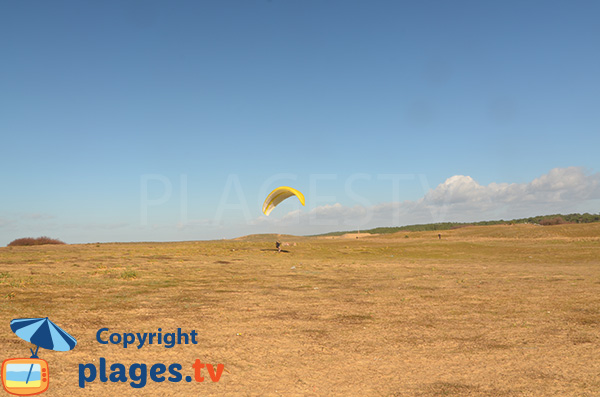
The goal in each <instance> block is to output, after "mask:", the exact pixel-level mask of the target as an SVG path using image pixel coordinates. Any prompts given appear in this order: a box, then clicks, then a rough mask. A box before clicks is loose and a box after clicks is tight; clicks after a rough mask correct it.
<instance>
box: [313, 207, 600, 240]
mask: <svg viewBox="0 0 600 397" xmlns="http://www.w3.org/2000/svg"><path fill="white" fill-rule="evenodd" d="M593 222H600V213H598V214H590V213H587V212H586V213H584V214H578V213H575V214H567V215H563V214H554V215H538V216H533V217H529V218H520V219H512V220H508V221H507V220H504V219H500V220H496V221H480V222H440V223H427V224H418V225H407V226H395V227H376V228H373V229H367V230H361V233H368V234H389V233H396V232H400V231H402V232H429V231H436V230H450V229H457V228H460V227H465V226H490V225H512V224H517V223H521V224H524V223H529V224H533V225H541V226H551V225H563V224H567V223H593ZM355 232H356V231H355V230H352V231H345V232H331V233H325V234H319V236H341V235H344V234H347V233H355Z"/></svg>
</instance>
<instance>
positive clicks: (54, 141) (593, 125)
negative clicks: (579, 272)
mask: <svg viewBox="0 0 600 397" xmlns="http://www.w3.org/2000/svg"><path fill="white" fill-rule="evenodd" d="M599 13H600V3H598V2H597V1H573V2H566V1H560V2H558V1H502V2H482V1H419V2H401V1H306V0H303V1H281V0H272V1H177V2H166V1H103V2H91V1H52V2H46V1H27V2H23V1H5V2H1V3H0V48H1V49H2V62H0V136H1V137H2V139H1V143H0V147H1V156H0V181H1V186H2V190H1V192H2V195H1V196H0V245H6V244H7V243H8V242H10V241H12V240H13V239H15V238H19V237H27V236H31V237H36V236H40V235H49V236H51V237H55V238H60V239H63V240H64V241H66V242H69V243H81V242H95V241H146V240H153V241H173V240H192V239H212V238H223V237H236V236H240V235H243V234H248V233H264V232H276V233H277V232H286V233H293V234H308V233H317V232H322V231H330V230H339V229H348V227H347V226H352V227H362V228H366V227H370V226H387V225H388V224H394V225H396V224H410V223H415V222H418V221H423V222H431V221H440V220H485V219H490V218H492V217H496V216H498V217H504V218H514V217H517V216H529V215H532V216H533V215H538V214H543V213H551V211H555V210H557V211H570V210H578V211H589V212H598V211H600V206H599V201H598V199H600V196H599V194H598V179H599V176H598V172H599V171H600V156H599V155H598V147H600V119H599V118H598V109H600V96H598V92H600V78H599V77H598V70H600V53H599V52H598V49H597V45H598V39H599V38H600V25H598V23H597V15H599ZM572 167H576V168H572ZM552 170H558V171H554V172H551V171H552ZM454 176H464V177H465V178H454V179H452V181H453V182H454V183H455V185H453V186H450V185H449V184H448V183H447V182H448V180H450V179H449V178H452V177H454ZM467 177H468V178H471V180H472V181H473V183H475V185H473V183H471V181H470V180H469V179H466V178H467ZM545 177H547V178H546V179H544V178H545ZM550 177H554V178H558V179H557V181H553V182H552V183H551V182H549V181H548V180H547V179H548V178H550ZM540 178H542V179H541V180H542V181H546V182H547V183H546V182H544V183H546V185H544V184H543V183H537V184H536V183H534V182H535V181H540ZM565 178H566V179H568V180H569V181H570V183H572V184H569V183H566V184H565V183H562V184H561V183H560V181H561V180H563V181H564V180H565ZM554 182H555V183H554ZM490 184H493V185H492V187H490ZM496 184H509V185H510V184H512V185H513V186H517V187H518V186H522V187H523V189H524V190H522V191H523V192H525V191H526V192H528V193H527V194H526V195H525V196H523V197H521V196H519V197H513V198H511V199H510V200H509V201H503V200H505V198H506V192H505V191H504V190H503V192H504V193H502V194H500V193H498V190H497V189H495V188H494V187H495V186H496ZM279 185H291V186H293V187H296V188H298V189H299V190H301V191H303V192H304V193H305V195H306V196H307V205H306V207H301V206H299V204H298V203H297V202H294V201H292V200H289V202H285V203H284V204H282V206H281V208H278V210H279V211H274V212H273V213H272V215H271V216H270V217H269V218H264V217H263V216H262V213H261V205H262V200H263V198H264V195H265V194H266V193H265V192H267V193H268V191H270V190H271V189H273V188H275V187H277V186H279ZM542 185H543V186H546V187H547V186H550V190H551V191H552V192H554V193H556V192H558V193H557V195H556V200H553V201H552V200H551V202H550V203H548V202H546V201H547V200H546V201H545V200H544V199H543V197H547V196H544V195H543V194H541V193H540V192H538V191H535V192H534V193H532V192H531V191H532V189H533V190H535V189H536V187H539V186H542ZM469 187H471V188H473V189H475V191H478V192H480V193H481V191H482V189H484V190H485V189H488V190H486V191H487V192H488V193H489V195H487V196H485V197H486V198H485V200H487V202H489V203H492V204H494V205H492V206H491V207H490V206H486V207H485V208H483V207H480V206H478V202H477V200H475V199H474V197H479V196H477V194H475V193H473V194H471V193H472V192H471V191H470V190H468V188H469ZM480 188H481V189H480ZM461 189H463V190H461ZM464 189H467V190H466V192H468V194H466V193H465V194H466V195H464V197H466V198H465V200H464V201H463V202H462V204H461V205H460V206H458V207H453V205H454V199H452V198H451V197H449V196H448V197H449V198H448V199H446V200H445V201H444V200H442V201H439V200H438V201H435V200H433V201H431V202H430V203H429V204H427V205H428V207H427V208H428V210H427V211H425V212H423V214H422V216H420V217H416V216H412V215H414V211H412V210H411V211H409V210H407V208H409V207H410V206H411V205H417V206H418V205H419V203H420V205H421V209H423V208H424V207H423V206H425V203H426V202H428V201H427V197H429V198H430V199H431V198H432V197H434V196H435V197H437V196H436V195H435V194H433V193H435V192H437V193H439V192H441V191H444V192H458V191H460V192H465V191H464ZM552 189H554V190H552ZM560 189H563V190H560ZM565 189H567V190H565ZM573 189H574V190H577V191H578V192H580V194H579V195H576V196H572V195H570V194H569V193H568V192H569V191H573ZM509 190H510V192H512V193H514V194H517V193H515V192H520V191H521V190H519V189H517V188H510V189H509ZM469 192H470V193H469ZM561 192H562V193H561ZM428 193H429V196H427V195H428ZM512 193H511V194H512ZM538 193H539V195H538ZM524 194H525V193H524ZM459 196H460V197H463V196H461V195H459ZM457 197H458V196H457ZM502 197H504V199H503V198H502ZM526 197H528V199H526ZM531 197H537V198H538V202H531V200H530V199H531ZM553 197H554V196H553ZM524 200H525V201H524ZM527 200H530V201H527ZM515 202H518V203H521V204H523V203H525V202H527V205H524V204H523V205H520V206H519V205H513V204H511V203H515ZM435 203H438V204H435ZM440 203H441V204H440ZM435 205H438V207H435ZM439 205H441V207H439ZM382 208H396V209H395V210H393V211H396V212H394V213H393V214H392V213H387V215H386V213H385V211H383V210H382ZM410 208H412V207H410ZM440 208H443V209H444V210H443V211H440V210H439V209H440ZM328 211H329V212H328ZM353 211H354V212H353ZM357 211H358V212H357ZM361 211H362V212H361ZM365 211H366V213H369V214H380V215H381V216H379V217H378V216H375V215H373V216H362V217H361V216H359V215H360V214H363V215H364V214H365ZM382 211H383V212H382ZM403 211H404V212H403ZM359 213H360V214H359ZM322 214H326V215H323V216H321V215H322ZM352 214H353V215H352ZM357 214H359V215H357ZM427 214H429V215H427ZM352 216H355V217H356V216H357V218H352ZM286 217H287V218H286ZM286 219H288V220H287V221H286ZM289 219H292V220H291V221H290V220H289ZM349 219H353V220H349ZM381 223H385V225H384V224H381Z"/></svg>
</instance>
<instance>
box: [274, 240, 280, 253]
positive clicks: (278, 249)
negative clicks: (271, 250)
mask: <svg viewBox="0 0 600 397" xmlns="http://www.w3.org/2000/svg"><path fill="white" fill-rule="evenodd" d="M275 248H277V252H281V243H280V242H279V241H276V242H275Z"/></svg>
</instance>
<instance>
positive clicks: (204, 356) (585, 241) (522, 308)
mask: <svg viewBox="0 0 600 397" xmlns="http://www.w3.org/2000/svg"><path fill="white" fill-rule="evenodd" d="M365 237H366V236H365ZM271 240H273V241H271ZM284 241H286V242H291V243H294V242H295V243H296V246H293V244H292V245H290V246H286V247H285V248H286V250H288V251H289V252H287V253H277V252H276V251H275V250H274V248H275V246H274V238H271V236H256V237H253V236H250V237H247V238H243V239H237V240H235V241H214V242H181V243H143V244H142V243H139V244H137V243H136V244H86V245H65V246H42V247H16V248H0V298H1V300H0V306H1V310H0V313H1V316H2V319H1V321H0V324H4V326H2V327H0V345H1V346H2V353H3V357H2V359H6V358H12V357H28V353H29V350H28V349H29V347H31V346H32V345H31V344H30V343H27V342H25V341H23V340H21V339H19V338H18V337H17V336H16V335H14V334H13V333H12V331H11V330H10V327H9V323H10V320H11V319H13V318H23V317H46V316H48V317H49V318H50V319H51V320H53V321H54V322H55V323H57V324H58V325H60V326H61V327H63V328H64V329H65V330H66V331H67V332H69V333H70V334H72V335H73V336H74V337H75V338H76V339H77V341H78V345H77V346H76V348H75V349H74V350H72V351H70V352H54V351H49V350H43V349H40V352H39V356H40V357H41V358H43V359H45V360H46V361H47V362H48V364H49V367H50V388H49V390H48V391H47V392H46V393H44V395H48V396H53V395H56V396H62V395H94V396H96V395H98V396H100V395H102V396H107V395H114V396H117V395H140V396H141V395H167V396H168V395H173V396H175V395H177V396H182V395H200V394H202V395H385V396H390V395H397V396H440V395H444V396H447V395H455V396H470V395H473V396H596V395H600V361H599V359H598V357H599V356H600V345H599V343H600V330H599V326H600V294H599V292H600V225H594V224H591V225H561V226H552V227H534V226H528V225H515V226H491V227H470V228H462V229H458V230H453V231H447V232H443V238H442V240H438V236H437V232H429V233H425V232H423V233H400V234H397V235H380V236H374V237H368V238H363V234H361V237H360V238H359V239H356V238H338V239H322V238H301V237H297V238H294V237H290V236H287V237H286V239H285V240H284ZM101 328H108V329H109V332H108V333H105V334H103V335H104V337H105V338H106V337H108V335H109V334H110V333H113V332H114V333H120V334H122V333H138V332H139V333H150V332H157V330H158V328H161V330H162V333H169V332H176V331H177V329H178V328H181V330H182V332H188V333H189V332H191V331H192V330H195V331H196V332H197V342H198V343H197V344H195V345H194V344H191V343H190V344H187V345H186V344H181V345H174V346H173V347H172V348H166V347H165V345H164V344H162V345H161V344H156V343H155V344H152V345H146V346H143V347H142V348H140V349H137V348H136V347H135V346H130V347H128V348H126V349H125V348H123V347H122V344H121V345H117V344H107V345H103V344H100V343H98V341H97V340H96V333H97V332H98V330H99V329H101ZM100 358H104V359H105V360H106V363H107V375H110V374H111V373H112V372H115V371H112V370H111V369H110V366H111V365H113V364H115V363H120V364H123V366H124V367H125V368H126V370H127V371H129V369H130V366H131V365H132V364H135V363H138V364H146V365H147V373H148V378H147V380H146V383H145V385H144V387H141V388H134V387H132V386H131V383H134V384H136V383H137V384H141V383H143V382H142V381H136V382H132V380H131V377H130V374H129V372H127V373H126V374H124V375H125V377H126V378H127V381H126V382H119V381H117V382H112V381H111V380H110V379H109V380H108V381H106V382H101V381H100V378H99V377H97V379H95V380H94V381H89V382H86V384H85V388H80V387H79V381H80V376H79V365H86V364H93V365H94V367H95V368H96V369H97V370H99V368H100V367H99V362H100ZM196 359H200V360H201V361H202V363H211V364H213V365H214V366H215V368H216V367H217V364H219V363H221V364H223V365H224V370H223V373H222V375H221V377H220V379H219V381H218V382H213V381H211V378H210V376H209V374H208V373H207V372H208V370H207V368H203V369H202V372H201V374H202V376H204V381H203V382H196V380H195V379H194V369H193V368H192V364H194V362H195V360H196ZM156 363H162V364H165V366H166V367H168V366H169V365H171V364H181V370H180V371H179V372H180V373H181V380H180V381H179V382H173V381H169V380H168V379H167V378H165V380H164V381H163V382H156V381H153V380H151V379H150V375H149V372H150V368H151V367H152V366H153V365H154V364H156ZM114 368H115V369H116V367H114ZM117 372H118V371H117ZM84 374H87V375H89V370H88V372H84ZM138 374H139V371H138ZM134 375H136V373H134ZM114 376H116V375H114ZM165 376H166V377H169V373H168V372H167V373H166V375H165ZM187 376H189V377H190V378H189V379H190V380H191V381H190V382H187V381H186V377H187Z"/></svg>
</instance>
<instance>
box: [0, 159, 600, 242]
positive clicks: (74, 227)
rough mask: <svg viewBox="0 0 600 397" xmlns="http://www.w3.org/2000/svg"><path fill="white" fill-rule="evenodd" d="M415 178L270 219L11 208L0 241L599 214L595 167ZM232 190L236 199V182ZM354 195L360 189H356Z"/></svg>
mask: <svg viewBox="0 0 600 397" xmlns="http://www.w3.org/2000/svg"><path fill="white" fill-rule="evenodd" d="M419 177H420V178H421V179H422V180H421V185H422V187H423V196H422V197H420V198H419V199H416V200H405V201H390V202H383V203H378V204H368V203H367V201H366V200H363V202H362V204H356V205H342V204H340V203H339V202H337V200H336V199H335V198H332V200H331V201H332V202H331V203H326V204H325V205H321V206H316V207H313V208H312V209H310V210H305V209H304V208H300V207H299V208H298V209H296V210H292V211H289V212H287V213H284V212H281V214H272V215H271V216H269V217H266V216H262V215H261V216H259V217H252V216H251V215H250V213H251V210H250V208H249V205H248V203H247V202H246V201H245V199H244V200H243V203H240V204H239V205H238V204H235V203H233V204H232V203H231V202H228V203H225V207H227V208H220V207H219V208H217V209H216V211H214V216H213V218H207V219H197V220H191V219H190V220H187V221H186V222H181V219H179V218H178V217H177V216H176V217H174V218H173V217H171V218H169V217H168V216H166V218H165V219H166V220H165V221H163V222H162V223H160V222H154V223H148V224H144V223H143V222H141V221H139V220H138V222H136V221H132V220H131V219H129V220H126V219H118V218H115V219H106V220H105V221H104V222H102V221H94V222H85V221H84V220H82V221H81V222H79V223H73V222H69V221H67V220H64V219H63V218H61V217H60V216H55V215H53V214H46V213H31V214H20V215H19V214H15V215H13V216H9V217H6V216H4V217H0V245H6V244H8V243H9V242H10V241H12V240H14V239H16V238H20V237H37V236H49V237H53V238H59V239H61V240H63V241H65V242H67V243H86V242H127V241H185V240H211V239H220V238H234V237H239V236H243V235H248V234H256V233H282V234H294V235H311V234H320V233H327V232H333V231H343V230H356V229H361V230H364V229H370V228H374V227H386V226H406V225H410V224H421V223H437V222H476V221H486V220H499V219H505V220H509V219H516V218H525V217H530V216H538V215H549V214H555V213H564V214H567V213H574V212H580V213H584V212H589V213H594V214H595V213H598V212H600V172H596V173H592V172H590V171H588V170H586V169H584V168H582V167H567V168H554V169H552V170H550V171H549V172H548V173H547V174H544V175H541V176H540V177H538V178H535V179H533V180H532V181H530V182H526V183H490V184H488V185H482V184H480V183H478V182H477V181H476V180H474V179H473V178H472V177H470V176H467V175H454V176H451V177H449V178H447V179H446V180H445V181H444V182H443V183H440V184H439V185H437V186H436V187H434V188H431V189H430V188H429V187H428V185H427V181H426V178H425V177H424V176H419ZM238 190H240V191H239V192H238V193H239V194H241V195H242V197H243V196H244V195H243V192H241V186H240V187H239V189H238ZM353 194H355V195H359V194H360V192H353ZM233 196H235V195H233ZM233 196H232V197H233ZM232 197H230V199H231V198H232ZM359 200H360V198H359ZM185 202H186V203H187V201H185ZM308 204H309V203H308V201H307V205H308ZM220 205H221V204H220ZM298 205H299V204H298ZM161 208H162V207H161V206H155V207H152V208H151V209H152V211H156V212H157V215H161V216H163V215H165V214H166V212H164V211H163V210H162V209H161ZM236 208H237V209H236ZM231 209H233V211H230V210H231ZM185 210H186V211H187V208H185ZM259 210H260V208H259ZM224 212H233V213H234V214H235V213H236V212H237V213H238V217H237V218H235V217H233V218H228V219H227V221H226V222H224V221H223V219H221V218H220V214H221V215H222V213H224ZM153 216H154V212H153Z"/></svg>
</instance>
